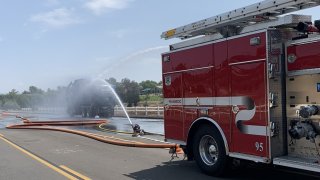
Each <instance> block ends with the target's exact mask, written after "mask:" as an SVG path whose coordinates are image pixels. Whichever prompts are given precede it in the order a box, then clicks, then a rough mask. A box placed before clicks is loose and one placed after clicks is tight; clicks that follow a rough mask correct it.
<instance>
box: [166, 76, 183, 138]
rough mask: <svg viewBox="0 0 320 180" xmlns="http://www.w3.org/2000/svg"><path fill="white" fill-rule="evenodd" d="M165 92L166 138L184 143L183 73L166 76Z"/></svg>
mask: <svg viewBox="0 0 320 180" xmlns="http://www.w3.org/2000/svg"><path fill="white" fill-rule="evenodd" d="M163 91H164V92H165V93H164V95H165V96H164V120H165V121H164V130H165V136H166V138H167V139H173V140H180V141H183V140H184V139H183V106H182V105H183V99H182V73H172V74H164V75H163Z"/></svg>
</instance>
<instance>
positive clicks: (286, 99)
mask: <svg viewBox="0 0 320 180" xmlns="http://www.w3.org/2000/svg"><path fill="white" fill-rule="evenodd" d="M319 4H320V1H319V0H272V1H271V0H266V1H263V2H260V3H256V4H253V5H250V6H247V7H244V8H240V9H236V10H234V11H230V12H227V13H224V14H221V15H218V16H214V17H212V18H208V19H204V20H201V21H198V22H195V23H192V24H188V25H185V26H182V27H179V28H176V29H172V30H169V31H166V32H164V33H163V34H162V36H161V37H162V38H165V39H170V38H181V39H184V41H182V42H180V43H176V44H173V45H170V51H169V52H166V53H164V54H162V72H163V74H162V76H163V91H164V111H165V112H164V123H165V138H166V140H167V141H168V142H173V143H177V144H180V145H181V146H182V147H183V148H184V150H185V153H186V154H187V156H188V159H190V160H191V159H194V160H195V161H196V162H197V164H198V166H199V167H200V169H201V170H202V171H204V172H205V173H207V174H211V175H221V174H222V173H223V172H224V171H225V169H226V167H227V163H228V161H229V159H239V160H249V161H254V162H260V163H266V164H274V165H279V166H285V167H291V168H296V169H301V170H308V171H313V172H320V144H319V143H320V136H319V135H320V21H315V22H314V24H312V23H311V16H306V15H294V14H290V15H285V14H287V13H289V12H294V11H297V10H301V9H306V8H309V7H315V6H318V5H319ZM280 15H282V16H280ZM189 38H190V39H189Z"/></svg>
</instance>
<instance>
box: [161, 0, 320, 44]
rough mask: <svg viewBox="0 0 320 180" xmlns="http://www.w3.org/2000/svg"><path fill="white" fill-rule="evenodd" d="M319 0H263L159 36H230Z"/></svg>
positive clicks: (309, 6) (315, 4)
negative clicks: (247, 27)
mask: <svg viewBox="0 0 320 180" xmlns="http://www.w3.org/2000/svg"><path fill="white" fill-rule="evenodd" d="M319 5H320V0H265V1H262V2H259V3H255V4H252V5H249V6H246V7H243V8H239V9H235V10H233V11H230V12H226V13H223V14H220V15H217V16H213V17H211V18H207V19H203V20H201V21H197V22H194V23H191V24H188V25H185V26H181V27H178V28H175V29H171V30H169V31H166V32H163V33H162V35H161V38H165V39H171V38H181V39H186V38H191V37H196V36H200V35H209V34H216V33H220V34H221V35H223V36H224V37H228V36H232V35H234V34H237V33H239V32H240V31H241V29H242V28H244V27H246V26H250V25H252V24H257V23H262V22H269V21H274V20H277V19H278V16H279V15H283V14H287V13H291V12H295V11H299V10H303V9H307V8H311V7H315V6H319Z"/></svg>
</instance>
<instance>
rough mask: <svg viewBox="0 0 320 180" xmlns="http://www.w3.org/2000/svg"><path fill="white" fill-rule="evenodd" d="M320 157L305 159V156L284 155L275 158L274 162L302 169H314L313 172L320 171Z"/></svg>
mask: <svg viewBox="0 0 320 180" xmlns="http://www.w3.org/2000/svg"><path fill="white" fill-rule="evenodd" d="M317 161H318V162H317ZM319 161H320V158H319V160H314V159H313V160H311V159H304V158H297V157H291V156H282V157H278V158H274V159H273V164H275V165H279V166H284V167H290V168H296V169H301V170H307V171H313V172H320V162H319Z"/></svg>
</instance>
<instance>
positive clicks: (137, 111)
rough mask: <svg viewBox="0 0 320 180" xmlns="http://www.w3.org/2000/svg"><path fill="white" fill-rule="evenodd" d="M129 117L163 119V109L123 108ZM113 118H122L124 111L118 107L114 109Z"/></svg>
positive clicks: (157, 107)
mask: <svg viewBox="0 0 320 180" xmlns="http://www.w3.org/2000/svg"><path fill="white" fill-rule="evenodd" d="M125 109H126V111H127V113H128V114H129V115H130V116H145V117H163V107H162V106H156V107H139V106H137V107H125ZM114 114H115V116H124V115H125V114H124V111H123V109H122V108H121V107H120V106H115V108H114Z"/></svg>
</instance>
